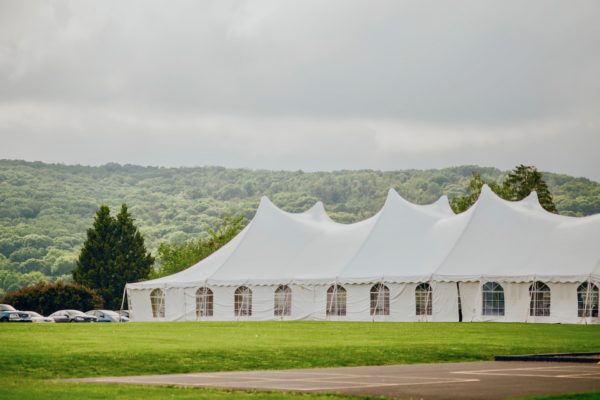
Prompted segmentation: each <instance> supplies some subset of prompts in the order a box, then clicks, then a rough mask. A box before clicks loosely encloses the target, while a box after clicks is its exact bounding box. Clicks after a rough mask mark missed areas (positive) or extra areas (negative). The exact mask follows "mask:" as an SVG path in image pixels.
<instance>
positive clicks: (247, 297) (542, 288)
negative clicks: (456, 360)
mask: <svg viewBox="0 0 600 400" xmlns="http://www.w3.org/2000/svg"><path fill="white" fill-rule="evenodd" d="M529 295H530V299H531V300H530V304H529V315H530V316H542V317H544V316H545V317H547V316H550V299H551V296H550V288H549V287H548V285H546V284H545V283H543V282H539V281H538V282H534V283H533V284H532V285H531V286H530V287H529ZM481 297H482V307H481V314H482V315H487V316H503V315H504V289H503V288H502V286H501V285H500V284H499V283H497V282H487V283H485V284H484V285H483V286H482V296H481ZM370 300H371V301H370V303H371V304H370V313H371V315H390V290H389V288H388V287H387V286H386V285H384V284H382V283H378V284H376V285H374V286H372V287H371V291H370ZM274 301H275V306H274V311H273V313H274V315H275V316H276V317H283V316H289V315H291V314H292V289H291V288H290V287H289V286H287V285H280V286H279V287H277V289H275V294H274ZM150 302H151V305H152V316H153V317H154V318H164V316H165V295H164V292H163V291H162V290H161V289H154V290H153V291H152V292H151V293H150ZM432 303H433V302H432V289H431V285H429V284H428V283H421V284H419V285H417V287H416V288H415V308H416V309H415V312H416V315H432V311H433V310H432ZM598 303H599V291H598V286H596V285H594V284H592V283H588V282H584V283H582V284H581V285H579V287H578V288H577V315H578V316H579V317H598ZM233 308H234V314H235V316H236V317H243V316H251V315H252V290H250V289H249V288H248V287H246V286H240V287H238V288H237V289H236V290H235V293H234V299H233ZM326 314H327V316H345V315H346V289H345V288H344V287H343V286H341V285H331V286H330V287H329V288H328V289H327V308H326ZM196 316H197V317H212V316H213V292H212V290H210V289H209V288H207V287H202V288H200V289H198V290H197V291H196Z"/></svg>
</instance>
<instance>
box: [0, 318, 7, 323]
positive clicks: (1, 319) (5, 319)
mask: <svg viewBox="0 0 600 400" xmlns="http://www.w3.org/2000/svg"><path fill="white" fill-rule="evenodd" d="M0 322H8V318H6V317H2V318H0Z"/></svg>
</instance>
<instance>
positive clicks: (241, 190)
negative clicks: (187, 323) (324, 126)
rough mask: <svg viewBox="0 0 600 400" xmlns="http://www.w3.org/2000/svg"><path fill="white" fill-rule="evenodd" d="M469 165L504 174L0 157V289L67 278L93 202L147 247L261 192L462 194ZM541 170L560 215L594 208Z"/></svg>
mask: <svg viewBox="0 0 600 400" xmlns="http://www.w3.org/2000/svg"><path fill="white" fill-rule="evenodd" d="M474 172H479V173H481V174H482V176H483V177H484V178H486V179H498V178H500V177H502V176H503V175H504V174H505V172H503V171H500V170H497V169H494V168H479V167H475V166H463V167H455V168H446V169H441V170H427V171H417V170H407V171H390V172H381V171H371V170H361V171H337V172H314V173H307V172H302V171H296V172H288V171H251V170H244V169H227V168H221V167H198V168H163V167H140V166H134V165H124V166H121V165H118V164H107V165H104V166H100V167H87V166H65V165H55V164H44V163H39V162H25V161H9V160H0V295H2V293H3V291H6V290H13V289H16V288H18V287H21V286H23V285H26V284H29V283H32V282H36V281H40V280H47V279H50V280H55V279H57V278H62V279H69V278H70V272H71V270H72V269H73V267H74V260H75V258H76V255H77V253H78V251H79V249H80V247H81V244H82V241H83V238H84V236H85V231H86V229H87V228H89V227H90V225H91V223H92V220H93V217H94V213H95V211H96V210H97V208H98V206H99V205H100V204H107V205H109V206H110V207H111V209H113V210H115V211H116V210H117V209H118V207H119V206H120V205H121V203H127V204H128V206H129V208H130V211H131V212H132V214H133V216H134V217H135V218H136V223H137V226H138V227H139V228H140V230H141V231H142V232H143V233H144V235H145V237H146V244H147V246H148V248H149V249H151V250H152V251H154V250H155V249H156V248H157V247H158V245H159V243H160V242H162V241H168V242H183V241H185V240H187V239H191V238H194V237H197V236H199V235H202V234H203V233H204V232H205V231H206V228H207V225H214V224H216V223H217V222H218V221H219V220H220V219H221V218H222V217H223V216H224V215H226V214H229V213H235V214H242V215H244V216H245V217H246V218H248V219H250V218H252V216H253V215H254V212H255V211H256V207H257V205H258V202H259V199H260V197H261V196H263V195H266V196H268V197H269V198H271V200H272V201H273V202H274V203H275V204H277V205H278V206H280V207H281V208H283V209H285V210H288V211H293V212H299V211H304V210H306V209H307V208H309V207H310V206H312V205H313V204H314V202H316V201H317V200H321V201H323V202H324V203H325V208H326V209H327V212H328V213H329V214H330V215H331V217H332V218H333V219H335V220H337V221H340V222H353V221H357V220H361V219H364V218H366V217H369V216H371V215H373V214H374V213H375V212H377V211H378V210H379V208H380V207H381V206H382V205H383V202H384V200H385V196H386V193H387V190H388V189H389V188H390V187H392V188H395V189H396V190H397V191H398V192H399V193H400V194H401V195H402V196H403V197H405V198H406V199H408V200H410V201H412V202H415V203H421V204H425V203H430V202H433V201H435V200H436V199H437V198H439V196H441V195H442V194H446V195H448V197H450V198H452V197H454V196H459V195H462V194H464V192H465V189H466V187H467V184H468V182H469V179H470V178H471V176H472V174H473V173H474ZM544 178H545V179H546V181H547V182H548V185H549V187H550V190H551V192H552V195H553V196H554V200H555V203H556V206H557V208H558V210H559V212H560V213H561V214H565V215H589V214H594V213H600V184H598V183H596V182H592V181H590V180H588V179H585V178H573V177H570V176H565V175H558V174H553V173H545V174H544Z"/></svg>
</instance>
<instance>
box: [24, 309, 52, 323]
mask: <svg viewBox="0 0 600 400" xmlns="http://www.w3.org/2000/svg"><path fill="white" fill-rule="evenodd" d="M23 312H24V313H27V315H28V316H29V319H31V322H54V318H50V317H44V316H43V315H40V314H38V313H36V312H35V311H23Z"/></svg>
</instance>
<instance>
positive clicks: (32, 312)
mask: <svg viewBox="0 0 600 400" xmlns="http://www.w3.org/2000/svg"><path fill="white" fill-rule="evenodd" d="M27 314H29V316H30V317H41V315H40V314H38V313H36V312H35V311H27Z"/></svg>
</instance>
